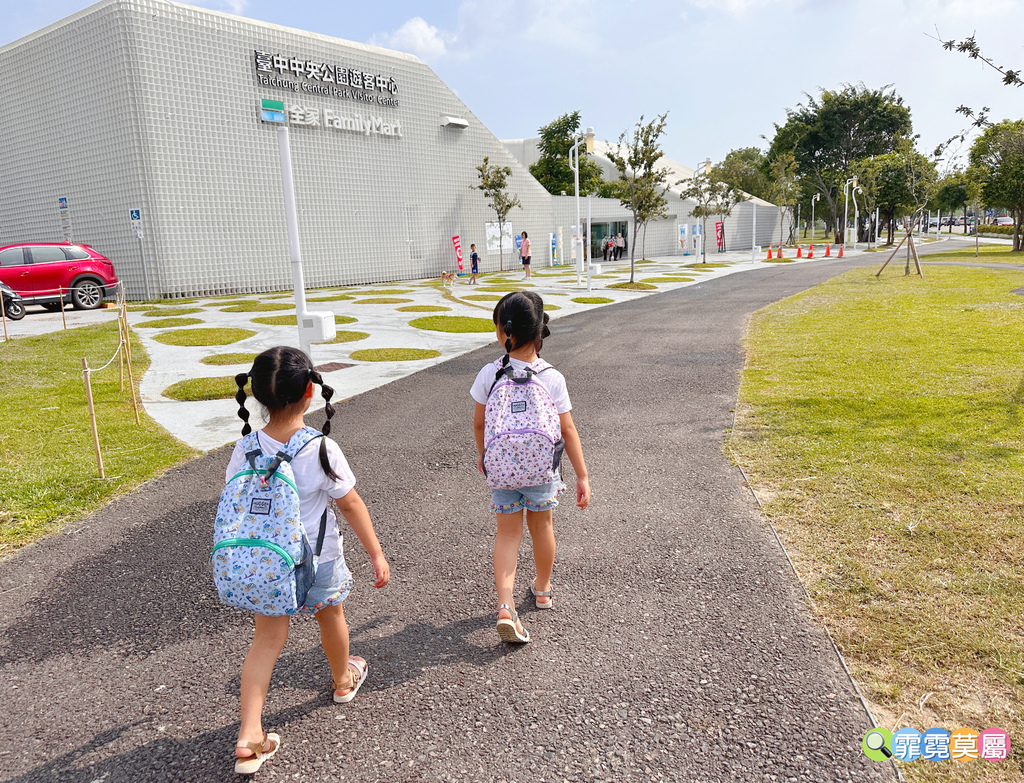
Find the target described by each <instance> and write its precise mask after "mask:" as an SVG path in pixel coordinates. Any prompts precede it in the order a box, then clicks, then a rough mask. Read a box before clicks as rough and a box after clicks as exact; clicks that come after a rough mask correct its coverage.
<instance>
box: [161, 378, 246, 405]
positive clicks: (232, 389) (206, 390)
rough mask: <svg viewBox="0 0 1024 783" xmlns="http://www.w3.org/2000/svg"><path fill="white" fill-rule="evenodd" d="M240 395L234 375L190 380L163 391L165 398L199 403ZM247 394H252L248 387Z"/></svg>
mask: <svg viewBox="0 0 1024 783" xmlns="http://www.w3.org/2000/svg"><path fill="white" fill-rule="evenodd" d="M237 393H238V384H237V383H235V376H234V375H218V376H216V377H214V378H189V379H188V380H186V381H178V382H177V383H173V384H171V385H170V386H168V387H167V388H166V389H164V390H163V395H164V397H170V398H171V399H172V400H178V401H179V402H199V401H202V400H228V399H231V398H232V397H234V396H235V395H236V394H237ZM245 393H246V394H251V393H252V391H251V389H250V388H249V386H248V385H246V387H245Z"/></svg>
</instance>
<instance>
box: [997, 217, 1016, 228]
mask: <svg viewBox="0 0 1024 783" xmlns="http://www.w3.org/2000/svg"><path fill="white" fill-rule="evenodd" d="M996 225H997V226H1012V225H1013V218H1012V217H1005V216H1004V217H997V218H996Z"/></svg>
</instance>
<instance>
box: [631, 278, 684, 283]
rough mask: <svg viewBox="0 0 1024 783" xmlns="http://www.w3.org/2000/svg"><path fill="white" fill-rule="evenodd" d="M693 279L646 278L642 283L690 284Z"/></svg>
mask: <svg viewBox="0 0 1024 783" xmlns="http://www.w3.org/2000/svg"><path fill="white" fill-rule="evenodd" d="M692 280H693V278H692V277H645V278H644V279H643V280H641V281H640V282H642V283H689V282H691V281H692Z"/></svg>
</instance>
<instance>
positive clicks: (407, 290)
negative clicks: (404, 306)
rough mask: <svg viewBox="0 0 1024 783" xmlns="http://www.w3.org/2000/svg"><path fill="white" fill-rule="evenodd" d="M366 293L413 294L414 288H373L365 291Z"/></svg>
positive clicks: (385, 294) (377, 294)
mask: <svg viewBox="0 0 1024 783" xmlns="http://www.w3.org/2000/svg"><path fill="white" fill-rule="evenodd" d="M363 293H364V294H373V295H374V296H398V295H399V294H411V293H413V290H412V289H411V288H380V289H378V288H371V289H370V290H369V291H363Z"/></svg>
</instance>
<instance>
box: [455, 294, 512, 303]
mask: <svg viewBox="0 0 1024 783" xmlns="http://www.w3.org/2000/svg"><path fill="white" fill-rule="evenodd" d="M501 297H502V294H470V295H469V296H460V297H459V299H469V300H470V301H471V302H497V301H499V300H500V299H501Z"/></svg>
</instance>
